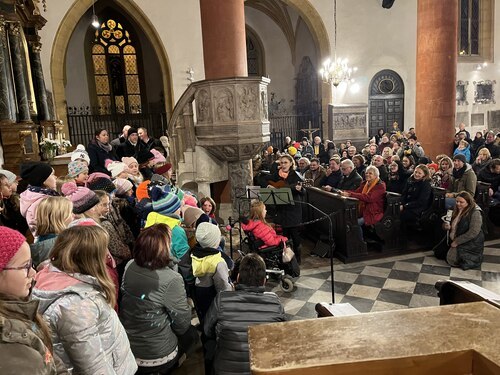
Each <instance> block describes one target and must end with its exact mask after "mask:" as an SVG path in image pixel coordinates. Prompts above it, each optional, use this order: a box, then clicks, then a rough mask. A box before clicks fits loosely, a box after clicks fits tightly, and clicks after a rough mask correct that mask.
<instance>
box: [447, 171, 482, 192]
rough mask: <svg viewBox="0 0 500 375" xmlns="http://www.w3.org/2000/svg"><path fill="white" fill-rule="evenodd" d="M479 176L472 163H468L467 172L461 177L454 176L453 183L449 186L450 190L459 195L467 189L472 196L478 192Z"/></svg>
mask: <svg viewBox="0 0 500 375" xmlns="http://www.w3.org/2000/svg"><path fill="white" fill-rule="evenodd" d="M476 185H477V177H476V174H475V173H474V171H473V170H472V167H471V166H470V164H466V168H465V172H464V174H463V176H462V177H461V178H453V177H452V182H451V185H450V186H449V187H448V190H449V192H451V193H454V194H455V195H457V194H458V193H459V192H461V191H463V190H465V191H468V192H469V193H470V194H471V195H472V196H474V195H475V194H476Z"/></svg>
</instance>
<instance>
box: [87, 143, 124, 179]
mask: <svg viewBox="0 0 500 375" xmlns="http://www.w3.org/2000/svg"><path fill="white" fill-rule="evenodd" d="M87 152H88V154H89V158H90V164H89V173H94V172H102V173H105V174H107V175H108V176H111V172H110V171H108V170H107V169H106V167H105V166H104V165H105V163H106V160H107V159H110V160H118V158H117V157H116V155H115V153H114V151H113V150H111V151H109V152H107V151H106V150H104V149H103V148H102V147H99V145H98V144H97V142H96V141H95V140H92V141H91V142H90V143H89V145H88V146H87Z"/></svg>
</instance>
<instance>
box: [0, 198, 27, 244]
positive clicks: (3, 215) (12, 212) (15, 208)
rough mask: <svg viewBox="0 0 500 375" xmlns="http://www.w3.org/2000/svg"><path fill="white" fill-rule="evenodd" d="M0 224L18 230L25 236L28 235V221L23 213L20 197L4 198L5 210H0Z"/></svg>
mask: <svg viewBox="0 0 500 375" xmlns="http://www.w3.org/2000/svg"><path fill="white" fill-rule="evenodd" d="M16 201H17V202H16ZM0 225H3V226H6V227H9V228H10V229H14V230H17V231H18V232H19V233H21V234H22V235H23V236H24V235H26V231H27V230H28V223H27V222H26V219H25V218H24V217H23V215H21V211H20V209H19V197H14V196H11V197H10V198H9V199H3V210H1V211H0Z"/></svg>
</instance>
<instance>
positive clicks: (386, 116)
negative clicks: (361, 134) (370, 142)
mask: <svg viewBox="0 0 500 375" xmlns="http://www.w3.org/2000/svg"><path fill="white" fill-rule="evenodd" d="M369 110H370V113H369V119H370V120H369V128H368V133H369V135H370V137H372V136H374V135H375V134H377V131H378V129H384V131H391V130H392V124H393V123H394V121H397V122H398V124H399V128H400V129H403V128H404V84H403V80H402V79H401V77H400V76H399V75H398V74H397V73H396V72H394V71H392V70H382V71H380V72H378V73H377V74H375V76H374V77H373V79H372V81H371V83H370V98H369Z"/></svg>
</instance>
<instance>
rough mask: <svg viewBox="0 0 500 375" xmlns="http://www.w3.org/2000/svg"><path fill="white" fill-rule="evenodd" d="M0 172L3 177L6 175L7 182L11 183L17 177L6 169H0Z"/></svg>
mask: <svg viewBox="0 0 500 375" xmlns="http://www.w3.org/2000/svg"><path fill="white" fill-rule="evenodd" d="M0 174H3V175H4V176H5V177H7V181H9V184H13V183H14V181H16V179H17V176H16V175H15V174H14V173H12V172H11V171H8V170H7V169H0Z"/></svg>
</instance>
